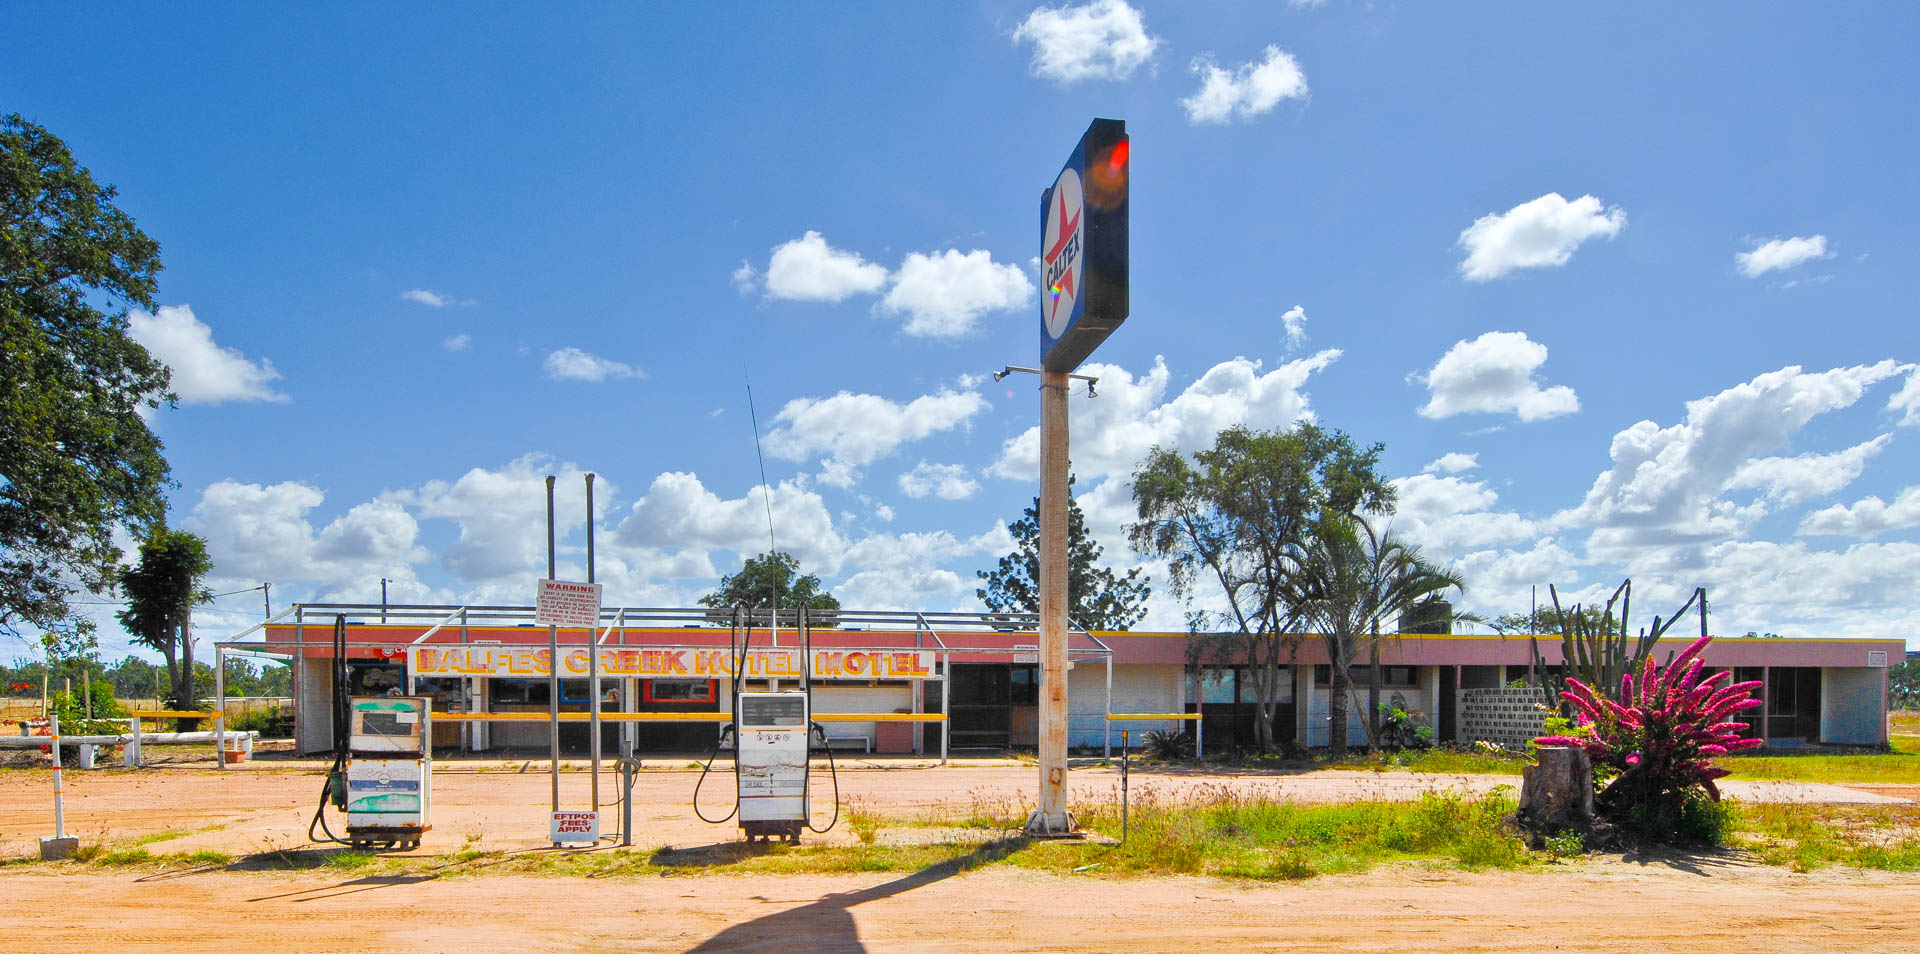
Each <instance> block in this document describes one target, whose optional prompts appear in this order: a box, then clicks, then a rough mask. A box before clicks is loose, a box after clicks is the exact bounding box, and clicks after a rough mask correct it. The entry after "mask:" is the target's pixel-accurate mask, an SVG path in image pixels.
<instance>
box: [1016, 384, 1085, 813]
mask: <svg viewBox="0 0 1920 954" xmlns="http://www.w3.org/2000/svg"><path fill="white" fill-rule="evenodd" d="M1067 385H1068V378H1067V374H1066V372H1064V371H1043V372H1041V375H1040V580H1039V583H1040V753H1039V754H1040V791H1039V797H1038V798H1036V799H1035V805H1036V807H1035V809H1034V812H1033V815H1032V816H1030V817H1029V818H1028V819H1027V831H1029V832H1032V833H1035V834H1066V833H1068V832H1072V831H1074V830H1075V828H1076V827H1077V826H1076V825H1075V824H1074V821H1073V816H1072V815H1070V814H1069V813H1068V812H1067V472H1068V461H1067V447H1068V445H1067Z"/></svg>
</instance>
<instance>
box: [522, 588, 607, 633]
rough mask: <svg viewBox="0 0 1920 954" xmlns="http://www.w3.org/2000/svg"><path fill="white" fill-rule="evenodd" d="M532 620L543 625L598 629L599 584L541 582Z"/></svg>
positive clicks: (535, 599) (534, 602) (535, 598)
mask: <svg viewBox="0 0 1920 954" xmlns="http://www.w3.org/2000/svg"><path fill="white" fill-rule="evenodd" d="M533 621H534V623H536V624H537V625H540V626H583V627H586V628H588V629H591V628H593V627H595V626H598V625H599V624H600V584H598V583H571V582H568V581H566V580H541V581H540V591H539V592H538V593H537V594H536V595H535V597H534V601H533Z"/></svg>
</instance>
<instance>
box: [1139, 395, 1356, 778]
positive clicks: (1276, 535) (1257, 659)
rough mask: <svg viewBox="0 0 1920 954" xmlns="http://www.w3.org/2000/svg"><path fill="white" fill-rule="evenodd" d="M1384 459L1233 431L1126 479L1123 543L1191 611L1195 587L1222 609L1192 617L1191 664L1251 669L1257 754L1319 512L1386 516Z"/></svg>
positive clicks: (1339, 442) (1150, 461)
mask: <svg viewBox="0 0 1920 954" xmlns="http://www.w3.org/2000/svg"><path fill="white" fill-rule="evenodd" d="M1384 450H1385V447H1384V446H1383V445H1380V444H1374V445H1373V446H1371V447H1366V448H1362V447H1360V446H1358V445H1356V444H1355V443H1354V442H1353V439H1352V438H1351V437H1348V436H1347V435H1346V434H1344V433H1342V432H1340V431H1337V430H1335V431H1327V430H1323V429H1321V428H1319V427H1316V426H1314V425H1312V424H1306V423H1302V424H1298V425H1296V426H1294V427H1293V428H1292V429H1290V430H1270V431H1253V430H1248V429H1246V428H1244V427H1235V428H1230V429H1228V430H1225V431H1222V432H1220V434H1219V435H1218V436H1217V437H1215V439H1214V443H1213V446H1212V447H1211V448H1208V449H1206V450H1203V451H1197V452H1195V453H1194V454H1193V459H1192V460H1191V461H1189V460H1188V459H1187V458H1186V457H1183V456H1181V455H1180V454H1179V453H1178V452H1177V451H1173V450H1168V449H1165V448H1160V447H1156V448H1154V449H1153V450H1152V451H1151V452H1149V453H1148V455H1147V459H1146V461H1145V462H1144V463H1143V464H1142V465H1141V467H1140V470H1139V471H1138V472H1136V473H1135V474H1134V475H1133V497H1134V502H1135V504H1136V505H1137V507H1138V512H1139V517H1140V519H1139V521H1138V522H1136V523H1134V524H1132V525H1131V526H1130V527H1128V530H1127V536H1128V540H1129V542H1130V543H1131V544H1132V546H1133V549H1134V550H1135V551H1136V552H1139V553H1142V554H1146V555H1148V556H1153V557H1158V558H1160V559H1164V560H1166V561H1167V566H1168V570H1169V582H1170V584H1171V586H1172V588H1173V592H1174V593H1175V594H1176V595H1179V596H1181V597H1183V598H1185V599H1186V600H1187V604H1188V606H1190V607H1191V606H1193V605H1194V601H1195V597H1196V596H1199V595H1200V593H1201V591H1202V590H1204V591H1206V592H1207V593H1208V594H1209V595H1212V596H1215V597H1217V603H1216V605H1222V606H1224V607H1225V609H1220V610H1211V611H1210V610H1206V609H1197V610H1192V611H1191V612H1189V614H1188V630H1189V631H1190V632H1192V633H1193V634H1195V636H1196V637H1197V638H1196V639H1194V640H1193V642H1192V643H1191V647H1192V650H1191V652H1190V658H1196V659H1197V658H1204V657H1206V656H1208V655H1212V656H1214V657H1216V658H1231V659H1234V660H1236V661H1240V660H1243V661H1244V664H1245V665H1247V666H1248V670H1247V671H1248V675H1249V676H1250V678H1251V681H1252V683H1253V685H1254V697H1255V709H1256V712H1257V713H1258V717H1257V718H1256V719H1255V720H1254V733H1255V736H1254V737H1255V741H1256V743H1257V744H1258V745H1259V746H1260V747H1261V748H1271V747H1272V745H1273V714H1274V707H1275V705H1276V703H1275V702H1274V700H1275V698H1276V697H1277V695H1278V691H1279V687H1280V683H1281V680H1282V679H1283V678H1286V675H1287V673H1286V670H1285V669H1283V666H1285V665H1290V664H1291V662H1292V660H1293V657H1294V654H1295V651H1296V650H1297V649H1298V647H1299V640H1300V632H1299V626H1300V623H1301V622H1302V620H1303V612H1304V607H1303V606H1301V605H1300V604H1299V603H1298V602H1297V601H1296V600H1295V599H1294V598H1293V597H1294V595H1295V593H1296V592H1297V591H1298V589H1299V587H1298V578H1299V573H1300V570H1301V567H1302V565H1303V561H1304V559H1305V557H1306V550H1307V545H1308V542H1309V540H1310V538H1311V536H1312V533H1313V531H1314V526H1315V524H1316V523H1317V522H1318V521H1319V520H1321V519H1322V517H1323V515H1326V514H1357V513H1390V512H1392V510H1393V501H1394V492H1393V488H1392V487H1391V486H1390V485H1388V484H1387V483H1386V482H1385V481H1383V480H1381V479H1380V477H1379V475H1378V474H1377V473H1376V472H1375V469H1376V468H1377V466H1378V465H1379V461H1380V454H1381V452H1382V451H1384ZM1202 634H1207V635H1202Z"/></svg>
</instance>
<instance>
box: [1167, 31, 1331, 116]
mask: <svg viewBox="0 0 1920 954" xmlns="http://www.w3.org/2000/svg"><path fill="white" fill-rule="evenodd" d="M1192 69H1193V72H1194V73H1195V74H1197V75H1198V76H1199V77H1200V88H1199V89H1198V90H1195V91H1194V94H1193V95H1192V96H1189V97H1187V98H1186V99H1183V100H1181V101H1180V105H1181V106H1182V107H1183V108H1185V109H1186V111H1187V121H1188V122H1191V123H1196V124H1200V123H1226V122H1231V121H1232V120H1235V119H1240V120H1247V119H1252V118H1254V117H1255V116H1260V115H1264V114H1266V113H1270V112H1272V111H1273V108H1274V107H1275V106H1278V105H1280V101H1281V100H1286V99H1303V98H1305V97H1306V95H1307V74H1306V73H1304V72H1301V70H1300V61H1299V60H1296V59H1294V58H1293V56H1292V55H1291V54H1289V53H1287V52H1285V51H1284V50H1282V49H1280V48H1279V47H1277V46H1269V47H1267V49H1266V53H1265V58H1264V59H1262V60H1260V62H1258V63H1242V64H1240V65H1239V66H1236V67H1234V68H1233V69H1231V70H1225V69H1221V68H1220V66H1219V64H1218V63H1216V62H1215V61H1214V59H1213V56H1212V54H1202V55H1200V56H1199V57H1196V58H1195V59H1194V61H1193V67H1192Z"/></svg>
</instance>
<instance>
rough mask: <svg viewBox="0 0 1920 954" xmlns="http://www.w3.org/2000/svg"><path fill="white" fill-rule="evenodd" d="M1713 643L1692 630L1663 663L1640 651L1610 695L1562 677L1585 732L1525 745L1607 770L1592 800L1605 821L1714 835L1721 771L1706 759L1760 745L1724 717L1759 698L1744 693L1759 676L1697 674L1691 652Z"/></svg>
mask: <svg viewBox="0 0 1920 954" xmlns="http://www.w3.org/2000/svg"><path fill="white" fill-rule="evenodd" d="M1712 641H1713V638H1712V637H1711V636H1704V637H1701V638H1700V639H1699V640H1697V641H1695V642H1694V643H1693V645H1691V646H1688V647H1687V648H1686V650H1685V651H1683V652H1681V654H1680V656H1679V657H1678V658H1676V659H1675V660H1674V661H1673V664H1672V665H1670V666H1668V667H1667V668H1666V669H1664V670H1662V669H1659V668H1657V667H1655V665H1654V662H1653V659H1652V657H1648V658H1647V660H1646V662H1645V663H1644V664H1643V665H1642V666H1641V670H1640V674H1639V678H1638V679H1636V678H1635V677H1634V675H1633V673H1628V674H1626V675H1625V676H1623V677H1621V680H1620V693H1619V701H1615V700H1614V699H1609V698H1607V697H1606V695H1604V694H1603V693H1602V692H1601V691H1600V690H1598V689H1596V688H1594V687H1592V686H1588V685H1587V684H1586V683H1583V682H1581V681H1579V680H1578V679H1568V680H1567V691H1566V692H1563V693H1561V697H1562V698H1564V699H1566V700H1567V702H1569V703H1570V704H1572V706H1573V708H1574V711H1575V714H1576V716H1575V717H1576V720H1577V721H1578V722H1579V724H1580V725H1581V726H1584V727H1586V728H1587V729H1588V730H1589V734H1588V735H1585V736H1573V735H1548V736H1542V737H1540V738H1537V739H1535V740H1533V741H1534V744H1535V745H1557V746H1570V747H1574V748H1581V749H1585V750H1586V752H1587V755H1588V757H1590V758H1591V759H1592V760H1593V765H1594V769H1595V772H1594V777H1595V779H1596V781H1597V780H1599V779H1601V778H1605V777H1609V776H1610V777H1611V781H1609V782H1607V784H1606V787H1605V788H1604V789H1602V790H1601V792H1600V794H1599V797H1598V798H1597V799H1596V807H1598V808H1599V809H1600V811H1601V812H1602V813H1603V814H1605V815H1607V816H1608V817H1609V818H1611V819H1613V820H1614V821H1616V822H1620V823H1625V824H1628V825H1631V826H1632V827H1634V828H1638V829H1640V830H1641V831H1642V832H1644V833H1646V834H1648V835H1650V836H1654V837H1659V838H1669V839H1682V840H1700V841H1708V842H1717V841H1718V840H1719V839H1720V837H1721V836H1722V835H1723V834H1724V833H1725V830H1726V821H1725V815H1724V813H1722V812H1720V811H1719V808H1718V806H1717V805H1715V804H1712V803H1717V802H1718V801H1719V800H1720V790H1719V789H1718V788H1717V787H1715V785H1714V780H1715V779H1718V778H1722V777H1724V776H1726V775H1728V774H1729V772H1728V771H1727V770H1726V769H1723V768H1719V767H1717V766H1715V765H1714V764H1713V762H1712V761H1711V759H1712V758H1713V757H1714V756H1719V755H1726V754H1728V753H1730V752H1738V751H1740V750H1742V749H1750V748H1753V747H1755V746H1757V745H1760V744H1761V742H1760V740H1759V739H1751V738H1748V739H1743V738H1741V737H1740V733H1741V731H1742V730H1744V729H1745V728H1746V725H1745V724H1744V723H1740V722H1732V721H1729V720H1730V719H1731V717H1732V716H1733V715H1734V714H1736V713H1739V712H1743V711H1745V710H1747V709H1751V708H1753V707H1755V706H1758V705H1760V704H1761V702H1760V700H1758V699H1755V698H1752V692H1753V690H1754V689H1756V688H1759V686H1760V683H1758V682H1742V683H1734V684H1732V685H1728V684H1727V683H1728V681H1729V680H1730V679H1731V678H1732V674H1731V673H1728V672H1725V671H1722V672H1717V673H1714V674H1713V675H1711V676H1707V677H1706V678H1704V679H1702V678H1701V675H1700V673H1701V670H1702V669H1703V668H1704V663H1703V661H1702V660H1701V659H1700V654H1701V653H1702V652H1704V651H1705V650H1706V648H1707V644H1708V643H1710V642H1712ZM1703 794H1704V796H1705V797H1704V798H1703V797H1702V795H1703Z"/></svg>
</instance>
